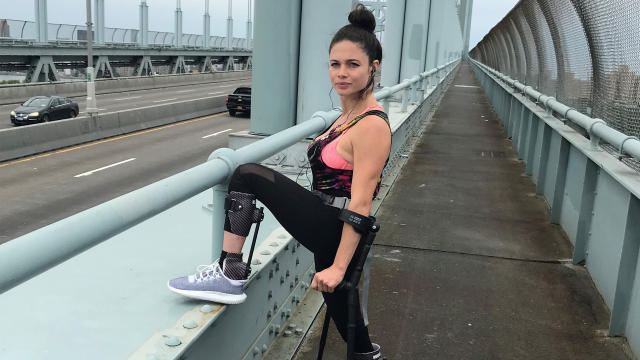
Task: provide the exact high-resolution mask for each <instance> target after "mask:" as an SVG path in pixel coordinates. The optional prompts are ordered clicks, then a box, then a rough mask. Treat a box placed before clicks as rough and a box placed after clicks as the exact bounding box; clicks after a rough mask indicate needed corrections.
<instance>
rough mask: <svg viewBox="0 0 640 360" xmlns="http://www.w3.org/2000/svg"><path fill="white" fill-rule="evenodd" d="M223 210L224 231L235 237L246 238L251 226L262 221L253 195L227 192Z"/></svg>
mask: <svg viewBox="0 0 640 360" xmlns="http://www.w3.org/2000/svg"><path fill="white" fill-rule="evenodd" d="M224 209H225V219H224V230H225V231H228V232H230V233H232V234H235V235H239V236H242V237H247V235H249V230H251V225H253V223H256V222H259V221H261V220H262V219H261V211H260V210H259V209H257V208H256V196H255V195H253V194H247V193H241V192H237V191H231V192H229V195H227V197H226V198H225V201H224Z"/></svg>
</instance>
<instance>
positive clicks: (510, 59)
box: [498, 27, 516, 78]
mask: <svg viewBox="0 0 640 360" xmlns="http://www.w3.org/2000/svg"><path fill="white" fill-rule="evenodd" d="M498 37H499V38H500V39H501V40H502V44H503V47H504V48H505V49H506V54H507V56H506V58H507V63H508V64H509V72H508V73H507V74H508V75H509V76H511V77H513V78H515V73H516V59H515V55H514V54H513V45H511V41H510V40H511V39H510V38H509V33H508V32H506V31H504V27H502V28H501V29H500V30H499V32H498Z"/></svg>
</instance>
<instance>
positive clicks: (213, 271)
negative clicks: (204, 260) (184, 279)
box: [193, 261, 220, 281]
mask: <svg viewBox="0 0 640 360" xmlns="http://www.w3.org/2000/svg"><path fill="white" fill-rule="evenodd" d="M219 267H220V264H218V262H217V261H216V262H215V263H213V264H209V265H198V269H197V270H196V271H197V273H196V274H195V275H194V276H193V277H194V279H195V280H196V281H206V280H208V279H211V280H215V279H217V278H219V277H220V272H219V271H218V268H219Z"/></svg>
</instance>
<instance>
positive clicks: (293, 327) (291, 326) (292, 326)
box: [288, 324, 296, 330]
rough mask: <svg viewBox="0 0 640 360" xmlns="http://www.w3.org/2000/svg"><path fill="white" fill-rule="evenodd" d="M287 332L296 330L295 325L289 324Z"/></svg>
mask: <svg viewBox="0 0 640 360" xmlns="http://www.w3.org/2000/svg"><path fill="white" fill-rule="evenodd" d="M288 327H289V330H293V329H295V328H296V324H289V326H288Z"/></svg>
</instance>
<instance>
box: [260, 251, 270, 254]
mask: <svg viewBox="0 0 640 360" xmlns="http://www.w3.org/2000/svg"><path fill="white" fill-rule="evenodd" d="M260 255H271V251H269V250H262V251H260Z"/></svg>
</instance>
